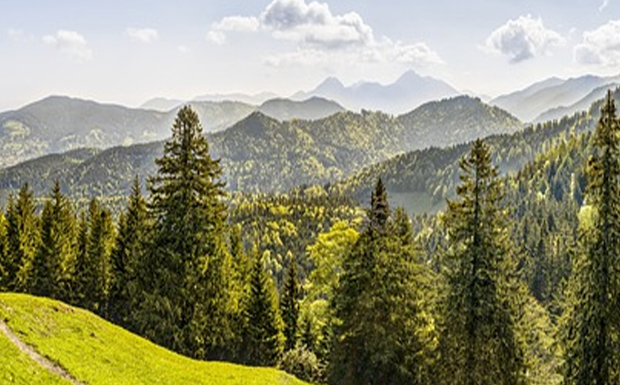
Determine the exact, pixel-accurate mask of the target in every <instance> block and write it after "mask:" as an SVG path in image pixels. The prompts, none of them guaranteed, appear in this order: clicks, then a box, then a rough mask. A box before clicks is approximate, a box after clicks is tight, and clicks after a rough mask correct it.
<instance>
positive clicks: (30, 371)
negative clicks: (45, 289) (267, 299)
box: [0, 293, 304, 385]
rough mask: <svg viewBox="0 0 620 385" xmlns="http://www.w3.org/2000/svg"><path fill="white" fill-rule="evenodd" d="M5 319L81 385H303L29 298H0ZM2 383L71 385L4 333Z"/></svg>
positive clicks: (272, 372)
mask: <svg viewBox="0 0 620 385" xmlns="http://www.w3.org/2000/svg"><path fill="white" fill-rule="evenodd" d="M0 317H1V319H2V320H3V321H4V322H5V323H6V325H7V326H8V327H9V329H10V330H11V331H12V333H14V334H15V335H16V336H17V337H18V338H19V339H20V340H21V341H23V342H24V343H26V344H27V345H29V346H31V347H33V348H34V349H35V350H36V351H37V352H38V353H40V354H41V355H42V356H44V357H46V358H47V359H49V360H50V361H51V362H53V363H56V364H57V365H59V366H60V367H62V368H63V369H64V370H66V372H68V373H69V374H70V375H71V376H72V377H73V378H75V380H77V381H78V382H79V383H82V384H90V385H99V384H117V385H123V384H128V385H129V384H131V385H137V384H162V385H163V384H170V385H177V384H205V385H206V384H209V385H233V384H239V385H241V384H249V385H262V384H264V385H268V384H269V385H271V384H282V385H295V384H299V385H302V384H304V382H302V381H299V380H297V379H295V378H294V377H292V376H290V375H288V374H285V373H283V372H281V371H278V370H275V369H271V368H252V367H244V366H241V365H234V364H228V363H220V362H202V361H195V360H191V359H189V358H186V357H183V356H180V355H177V354H175V353H172V352H170V351H168V350H166V349H164V348H161V347H159V346H157V345H155V344H152V343H150V342H148V341H146V340H145V339H143V338H140V337H138V336H136V335H134V334H131V333H129V332H127V331H125V330H123V329H121V328H119V327H117V326H115V325H112V324H110V323H109V322H107V321H104V320H102V319H101V318H99V317H97V316H95V315H93V314H92V313H89V312H87V311H84V310H81V309H77V308H73V307H70V306H67V305H65V304H63V303H61V302H57V301H52V300H48V299H44V298H37V297H32V296H29V295H24V294H7V293H3V294H0ZM0 352H1V354H0V379H2V381H1V382H2V383H3V384H4V383H21V384H29V385H31V384H70V382H69V381H67V380H64V379H62V378H61V377H60V376H58V375H55V374H52V373H50V372H48V371H47V370H45V369H43V368H42V367H41V366H39V365H38V364H36V363H35V361H33V360H32V359H31V358H30V357H29V356H27V355H26V354H25V353H22V352H20V351H19V350H18V349H17V348H16V346H15V345H14V344H13V343H12V342H11V341H10V340H9V339H8V338H7V336H6V335H5V334H3V333H2V332H0Z"/></svg>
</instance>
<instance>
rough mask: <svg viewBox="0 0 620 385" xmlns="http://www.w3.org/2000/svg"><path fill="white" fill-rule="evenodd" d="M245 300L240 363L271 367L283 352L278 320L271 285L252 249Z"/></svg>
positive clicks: (282, 337)
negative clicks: (241, 361)
mask: <svg viewBox="0 0 620 385" xmlns="http://www.w3.org/2000/svg"><path fill="white" fill-rule="evenodd" d="M253 257H254V261H253V262H252V272H251V274H252V275H251V279H250V290H249V291H248V293H247V295H248V298H247V299H246V300H245V301H244V304H245V309H244V316H245V330H244V331H243V348H244V352H245V354H244V357H243V362H244V363H245V364H247V365H257V366H273V365H275V364H276V363H277V362H278V360H279V358H280V356H281V355H282V351H283V348H284V336H283V335H282V318H281V317H280V312H279V309H278V296H277V293H276V288H275V282H274V281H273V278H272V277H271V275H270V274H269V272H267V271H266V270H265V266H264V265H265V263H264V258H263V255H262V254H261V253H260V252H259V251H258V248H255V251H254V256H253Z"/></svg>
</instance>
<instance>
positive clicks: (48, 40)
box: [43, 29, 93, 61]
mask: <svg viewBox="0 0 620 385" xmlns="http://www.w3.org/2000/svg"><path fill="white" fill-rule="evenodd" d="M43 42H44V43H45V44H48V45H50V46H52V47H54V48H56V49H58V50H59V51H60V52H63V53H65V54H67V55H69V56H70V57H72V58H74V59H76V60H79V61H85V60H90V59H92V58H93V52H92V51H91V49H90V48H88V44H87V42H86V39H85V38H84V36H82V35H80V34H79V33H77V32H75V31H66V30H63V29H61V30H59V31H57V32H56V34H55V35H45V36H43Z"/></svg>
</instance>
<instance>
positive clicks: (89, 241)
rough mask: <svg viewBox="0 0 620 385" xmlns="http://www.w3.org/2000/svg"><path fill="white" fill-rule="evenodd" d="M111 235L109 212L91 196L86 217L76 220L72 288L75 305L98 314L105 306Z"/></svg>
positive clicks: (111, 223)
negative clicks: (76, 256) (76, 242)
mask: <svg viewBox="0 0 620 385" xmlns="http://www.w3.org/2000/svg"><path fill="white" fill-rule="evenodd" d="M114 237H115V233H114V224H113V222H112V217H111V215H110V213H109V212H108V211H107V210H106V209H103V208H101V206H100V205H99V202H98V201H97V200H96V199H93V200H92V201H91V203H90V206H89V208H88V217H87V218H86V220H84V219H82V220H81V221H80V230H79V236H78V259H77V262H76V268H75V288H74V290H75V295H76V296H77V299H78V301H77V304H78V305H79V306H81V307H83V308H86V309H88V310H91V311H94V312H97V313H99V314H101V315H106V310H107V299H108V291H109V284H110V257H111V254H112V249H113V247H114Z"/></svg>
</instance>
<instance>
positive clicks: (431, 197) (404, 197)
mask: <svg viewBox="0 0 620 385" xmlns="http://www.w3.org/2000/svg"><path fill="white" fill-rule="evenodd" d="M613 97H614V99H615V100H616V101H618V100H620V89H616V90H615V92H614V94H613ZM600 107H601V101H600V100H599V101H597V102H595V103H594V104H593V105H592V106H591V107H590V108H589V109H588V111H586V112H582V113H577V114H574V115H573V116H570V117H565V118H563V119H561V120H557V121H552V122H547V123H543V124H537V125H535V126H532V127H529V128H527V129H525V130H523V131H520V132H517V133H515V134H513V135H495V136H492V137H489V138H488V139H487V140H486V142H487V143H488V144H489V146H490V148H491V151H492V154H493V158H494V162H495V163H496V164H498V165H499V167H500V171H501V172H502V173H504V174H509V173H516V172H518V171H520V170H522V169H523V167H525V166H526V165H528V164H529V163H530V162H533V161H535V160H536V159H537V157H540V156H542V155H543V154H545V153H546V151H548V150H549V149H550V148H553V147H554V146H561V145H562V143H566V142H569V141H571V140H572V139H571V138H573V137H576V138H580V137H581V136H580V135H581V134H583V133H585V132H589V131H591V130H592V129H593V128H594V127H595V126H596V122H597V119H598V116H600V112H599V111H600ZM469 149H470V143H465V144H462V145H457V146H453V147H449V148H445V149H440V148H430V149H425V150H420V151H413V152H410V153H407V154H402V155H399V156H396V157H394V158H391V159H389V160H387V161H385V162H381V163H378V164H376V165H372V166H369V167H367V168H365V169H364V170H362V171H360V172H359V173H357V174H355V175H353V176H351V177H350V178H347V179H345V180H344V181H342V182H340V183H338V184H336V185H335V186H334V187H333V188H334V189H336V190H337V191H339V192H341V193H344V194H345V195H350V196H352V197H354V198H355V199H356V200H357V201H358V202H363V201H365V200H367V199H368V196H370V188H371V186H372V184H373V183H374V181H376V180H377V178H379V177H380V178H382V179H383V181H384V183H385V185H386V188H387V190H388V192H389V194H390V196H391V197H392V200H393V204H394V205H402V206H404V207H405V208H407V209H408V211H410V212H411V213H415V214H422V213H433V212H436V211H438V210H442V209H443V208H444V207H445V198H446V197H448V198H451V197H453V196H454V193H455V186H456V185H457V184H458V182H459V179H458V175H459V160H460V159H461V157H462V156H463V155H464V154H466V153H467V151H469ZM581 156H583V154H581ZM572 158H577V157H576V156H573V157H572ZM562 159H563V158H562ZM565 163H566V162H565ZM570 163H571V164H575V165H576V166H575V167H580V166H578V165H580V164H581V163H579V162H576V163H575V162H574V160H571V161H570ZM539 166H540V168H547V167H548V165H545V164H543V165H539ZM557 168H559V165H558V167H557ZM535 170H536V168H534V171H535ZM534 171H532V172H534ZM572 172H573V173H575V174H580V171H579V170H574V169H573V170H572ZM551 174H552V176H551V177H553V175H554V172H553V171H551ZM569 174H570V172H569ZM565 175H566V173H565ZM573 182H574V181H573ZM541 183H542V182H541ZM570 183H571V180H570V176H569V180H568V182H567V181H566V180H564V181H563V182H562V184H563V186H562V187H563V188H564V190H568V188H567V187H566V185H567V184H570ZM537 187H538V190H536V191H541V189H542V188H541V187H540V186H537ZM547 187H548V186H547ZM545 190H546V188H545ZM555 194H558V195H561V194H562V193H560V192H557V191H556V192H555Z"/></svg>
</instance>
